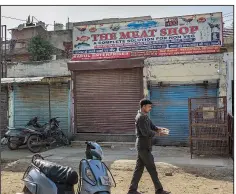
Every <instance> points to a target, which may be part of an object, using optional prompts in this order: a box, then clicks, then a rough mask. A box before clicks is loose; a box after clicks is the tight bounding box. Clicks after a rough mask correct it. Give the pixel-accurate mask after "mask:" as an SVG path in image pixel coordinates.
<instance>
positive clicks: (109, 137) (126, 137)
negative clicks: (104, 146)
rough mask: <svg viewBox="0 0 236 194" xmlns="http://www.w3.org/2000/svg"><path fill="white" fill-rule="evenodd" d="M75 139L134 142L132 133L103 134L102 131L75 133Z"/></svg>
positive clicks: (134, 138)
mask: <svg viewBox="0 0 236 194" xmlns="http://www.w3.org/2000/svg"><path fill="white" fill-rule="evenodd" d="M74 140H75V141H97V142H135V140H136V137H135V135H134V134H103V133H76V134H74Z"/></svg>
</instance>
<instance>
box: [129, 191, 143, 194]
mask: <svg viewBox="0 0 236 194" xmlns="http://www.w3.org/2000/svg"><path fill="white" fill-rule="evenodd" d="M127 194H142V193H139V192H138V191H136V192H132V193H130V192H129V193H127Z"/></svg>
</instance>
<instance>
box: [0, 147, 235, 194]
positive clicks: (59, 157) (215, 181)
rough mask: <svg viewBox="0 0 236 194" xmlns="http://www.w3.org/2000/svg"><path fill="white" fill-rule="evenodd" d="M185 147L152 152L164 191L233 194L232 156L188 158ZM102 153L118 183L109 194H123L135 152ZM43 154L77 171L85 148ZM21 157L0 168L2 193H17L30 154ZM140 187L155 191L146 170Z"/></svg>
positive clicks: (116, 150)
mask: <svg viewBox="0 0 236 194" xmlns="http://www.w3.org/2000/svg"><path fill="white" fill-rule="evenodd" d="M188 150H189V148H178V147H154V150H153V154H154V156H155V161H156V166H157V169H158V173H159V177H160V180H161V182H162V184H163V185H164V187H165V188H166V189H167V190H170V191H171V192H172V194H182V193H186V194H198V193H199V194H202V193H204V194H212V193H214V194H222V193H224V194H232V193H233V162H232V160H231V159H227V158H225V159H222V158H212V159H207V158H200V159H199V158H198V159H192V160H191V159H190V156H189V153H188ZM26 152H27V151H26ZM104 154H105V162H106V164H108V166H109V167H110V168H111V172H112V173H113V175H114V178H115V180H116V183H117V187H116V188H113V189H112V194H125V193H126V192H127V190H128V187H129V184H130V181H131V177H132V173H133V169H134V166H135V157H136V152H135V151H134V150H132V149H129V148H124V147H120V148H118V147H115V148H113V149H111V148H104ZM42 155H43V156H45V157H46V159H47V160H50V161H54V162H57V163H60V164H62V165H68V166H71V167H72V168H74V169H75V170H77V172H78V166H79V161H80V160H81V159H82V158H83V157H84V147H72V148H71V147H63V148H57V149H54V150H49V151H46V152H43V153H42ZM5 156H6V154H5ZM20 158H21V159H19V160H18V161H17V162H13V163H11V164H10V165H7V166H6V167H5V169H3V171H2V185H3V186H2V194H9V193H16V192H19V191H21V189H22V188H23V185H22V181H21V178H22V176H23V172H24V170H25V169H26V168H27V166H28V164H29V162H30V158H31V154H30V155H28V156H26V157H24V156H23V155H22V157H20ZM190 162H191V163H190ZM75 187H76V186H75ZM139 188H140V190H139V191H140V192H141V193H144V194H152V193H153V192H154V187H153V185H152V181H151V179H150V176H149V174H148V173H147V172H146V171H145V173H144V175H143V177H142V180H141V182H140V185H139Z"/></svg>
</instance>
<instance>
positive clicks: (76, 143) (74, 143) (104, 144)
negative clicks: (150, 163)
mask: <svg viewBox="0 0 236 194" xmlns="http://www.w3.org/2000/svg"><path fill="white" fill-rule="evenodd" d="M97 143H98V144H99V145H100V146H101V147H107V148H115V147H116V148H117V147H126V148H128V149H133V148H134V147H135V142H97ZM71 146H80V147H81V146H85V141H72V142H71Z"/></svg>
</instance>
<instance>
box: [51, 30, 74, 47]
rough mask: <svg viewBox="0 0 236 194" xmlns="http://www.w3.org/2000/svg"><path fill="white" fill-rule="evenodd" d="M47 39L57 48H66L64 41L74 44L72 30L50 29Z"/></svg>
mask: <svg viewBox="0 0 236 194" xmlns="http://www.w3.org/2000/svg"><path fill="white" fill-rule="evenodd" d="M47 39H48V41H50V42H51V43H52V45H53V46H54V47H55V48H58V49H60V50H65V43H64V42H66V43H69V42H71V45H72V30H60V31H48V32H47ZM63 43H64V44H63Z"/></svg>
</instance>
